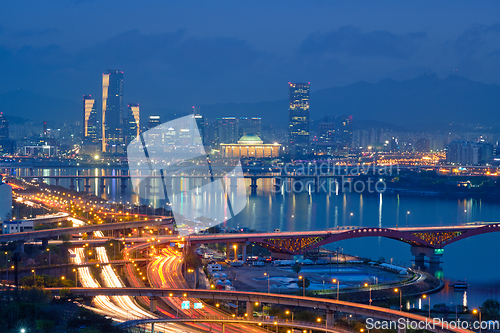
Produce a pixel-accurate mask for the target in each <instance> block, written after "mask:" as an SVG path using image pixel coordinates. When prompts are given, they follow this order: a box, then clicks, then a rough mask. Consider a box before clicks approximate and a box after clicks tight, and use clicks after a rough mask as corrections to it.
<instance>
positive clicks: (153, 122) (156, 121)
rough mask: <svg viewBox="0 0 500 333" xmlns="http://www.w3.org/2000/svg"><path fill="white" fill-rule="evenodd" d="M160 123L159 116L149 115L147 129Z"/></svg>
mask: <svg viewBox="0 0 500 333" xmlns="http://www.w3.org/2000/svg"><path fill="white" fill-rule="evenodd" d="M160 124H161V121H160V116H149V122H148V129H152V128H153V127H156V126H158V125H160Z"/></svg>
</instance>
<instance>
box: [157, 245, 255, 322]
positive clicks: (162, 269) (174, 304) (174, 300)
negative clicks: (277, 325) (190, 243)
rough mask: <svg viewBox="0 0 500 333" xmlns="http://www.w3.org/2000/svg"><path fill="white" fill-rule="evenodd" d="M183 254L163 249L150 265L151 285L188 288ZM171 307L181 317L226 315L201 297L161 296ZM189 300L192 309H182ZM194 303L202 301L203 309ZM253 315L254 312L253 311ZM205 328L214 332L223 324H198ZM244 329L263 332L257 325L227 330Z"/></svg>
mask: <svg viewBox="0 0 500 333" xmlns="http://www.w3.org/2000/svg"><path fill="white" fill-rule="evenodd" d="M181 269H182V255H181V253H178V252H177V251H176V250H174V249H171V248H166V249H162V250H161V251H160V254H159V255H158V256H156V257H155V258H154V260H153V261H152V262H151V263H150V264H149V265H148V280H149V282H150V285H151V286H153V287H156V288H169V289H171V288H176V289H186V288H188V287H189V286H188V285H187V283H186V281H185V280H184V278H183V276H182V272H181ZM161 299H162V300H163V301H164V302H165V303H166V304H168V305H169V306H170V307H171V308H173V309H176V310H177V311H176V317H177V318H180V317H183V318H203V317H206V316H212V317H221V318H222V317H225V316H227V314H226V313H224V312H222V311H221V310H218V309H216V308H213V307H211V306H209V305H208V304H206V303H204V302H203V301H202V300H200V299H196V298H187V297H162V298H161ZM184 301H189V302H190V309H189V310H187V309H184V310H183V309H182V302H184ZM194 303H201V304H202V307H203V308H202V309H193V305H194ZM252 315H253V313H252ZM196 327H197V328H199V329H201V330H202V331H203V330H211V331H213V332H222V326H221V325H210V326H208V325H206V324H203V325H201V326H199V324H198V326H196ZM241 329H244V330H245V331H248V332H262V330H261V329H259V328H258V327H255V326H253V325H252V326H248V325H247V326H244V327H241V326H240V327H237V328H236V327H231V326H229V327H226V329H225V331H226V332H237V331H238V332H240V331H241Z"/></svg>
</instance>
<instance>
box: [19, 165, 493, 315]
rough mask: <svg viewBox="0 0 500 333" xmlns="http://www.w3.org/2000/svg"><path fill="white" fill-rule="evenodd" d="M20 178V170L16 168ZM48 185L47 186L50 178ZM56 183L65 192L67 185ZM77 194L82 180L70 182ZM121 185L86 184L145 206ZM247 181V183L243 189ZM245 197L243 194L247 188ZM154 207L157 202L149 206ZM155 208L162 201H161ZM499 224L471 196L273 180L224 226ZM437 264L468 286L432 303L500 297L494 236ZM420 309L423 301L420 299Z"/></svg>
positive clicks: (467, 242) (345, 244) (375, 252)
mask: <svg viewBox="0 0 500 333" xmlns="http://www.w3.org/2000/svg"><path fill="white" fill-rule="evenodd" d="M120 171H121V170H116V169H112V168H110V169H90V170H89V169H85V170H84V169H76V168H68V169H43V170H35V171H34V172H35V174H38V175H44V176H49V175H75V174H91V175H117V174H120ZM17 173H18V174H19V175H27V171H25V170H17ZM51 183H54V181H51ZM60 185H62V186H65V187H69V180H68V181H66V180H65V181H61V183H60ZM76 185H77V189H78V190H83V181H82V182H81V183H80V184H76ZM120 185H121V181H120V180H113V181H110V182H108V183H107V184H106V188H105V190H104V192H102V193H101V192H100V189H99V188H98V187H96V186H95V184H94V182H91V189H90V190H91V191H92V193H94V194H97V195H100V196H102V197H103V198H105V199H107V200H113V201H116V202H120V201H122V202H131V203H137V202H141V203H147V202H144V201H142V200H140V199H139V198H138V197H137V196H136V195H135V194H134V193H133V192H132V189H131V183H130V182H128V183H127V187H126V188H121V186H120ZM248 185H249V182H248V184H247V188H248ZM248 192H249V191H248ZM155 204H156V205H157V206H158V205H159V204H158V203H155ZM160 205H161V203H160ZM476 221H484V222H494V221H500V204H498V203H494V202H485V201H483V200H480V199H471V198H466V199H464V198H447V197H441V196H417V195H397V194H389V193H384V194H378V193H375V194H368V195H367V194H357V193H338V194H337V193H336V192H335V191H333V192H331V193H314V192H312V193H309V192H307V191H304V192H301V193H293V192H292V193H286V192H284V193H281V192H279V193H274V187H273V183H272V180H269V179H266V180H259V182H258V188H257V191H256V193H254V194H250V193H248V198H247V205H246V207H245V208H244V209H243V211H241V212H240V213H239V214H237V215H236V216H235V217H234V218H232V219H230V220H228V221H227V222H225V223H224V225H225V226H227V227H230V228H232V227H249V228H251V229H254V230H260V231H273V230H274V229H280V230H281V231H306V230H324V229H327V228H334V227H337V226H348V225H352V226H364V227H395V226H406V225H407V226H410V227H411V226H447V225H458V224H461V223H467V222H476ZM327 247H329V248H330V249H336V248H338V247H340V248H342V251H343V252H344V253H348V254H353V255H357V256H360V257H364V258H371V259H373V260H377V259H379V258H380V257H384V258H385V260H386V261H387V262H392V263H393V264H396V265H401V266H406V267H411V266H412V265H413V264H414V263H413V261H412V259H413V256H412V255H411V253H410V246H409V245H408V244H406V243H403V242H399V241H396V240H391V239H386V238H381V237H380V238H379V237H373V238H369V237H367V238H358V239H351V240H345V241H341V242H337V243H334V244H330V245H329V246H327ZM442 261H443V263H441V264H440V265H439V266H438V267H427V268H426V270H428V271H429V272H432V273H433V274H434V275H435V276H437V277H439V278H441V279H443V280H444V281H445V282H446V283H447V285H448V284H453V283H455V282H457V281H459V280H461V281H466V282H467V283H468V284H469V288H468V289H467V292H466V294H465V295H464V292H463V291H462V292H455V291H454V290H453V288H452V287H448V286H447V287H445V289H444V290H443V291H441V292H439V293H437V294H433V295H431V306H432V304H437V303H446V304H447V305H449V306H452V307H454V306H455V305H467V306H469V308H471V307H477V306H479V305H481V303H482V302H483V301H484V300H486V299H487V298H496V299H498V300H500V233H490V234H484V235H477V236H474V237H471V238H467V239H464V240H461V241H458V242H455V243H452V244H450V245H448V246H446V247H445V251H444V256H443V258H442ZM425 304H427V301H426V302H425Z"/></svg>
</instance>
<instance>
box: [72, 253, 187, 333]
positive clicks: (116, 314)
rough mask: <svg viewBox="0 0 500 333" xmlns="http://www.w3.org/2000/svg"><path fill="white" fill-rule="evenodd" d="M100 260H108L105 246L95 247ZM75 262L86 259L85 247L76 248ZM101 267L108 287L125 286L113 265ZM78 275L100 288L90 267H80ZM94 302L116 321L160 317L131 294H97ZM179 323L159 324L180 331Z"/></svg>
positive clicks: (93, 286) (171, 330)
mask: <svg viewBox="0 0 500 333" xmlns="http://www.w3.org/2000/svg"><path fill="white" fill-rule="evenodd" d="M95 251H96V252H97V255H98V258H99V260H100V261H103V262H106V261H108V256H107V254H106V250H105V248H104V247H98V248H96V249H95ZM76 254H77V255H76V258H74V259H75V262H76V263H77V264H80V263H81V262H82V261H84V259H85V254H84V250H83V249H76ZM100 267H101V280H102V281H103V283H104V285H105V286H106V287H108V288H123V287H125V285H124V283H123V282H122V281H121V279H120V278H119V277H118V276H117V274H116V273H115V271H114V270H113V268H112V266H111V265H104V266H100ZM78 277H79V280H80V283H81V284H82V285H83V286H85V287H87V288H99V287H100V285H99V283H98V282H97V281H96V280H95V279H94V278H93V277H92V274H91V271H90V268H89V267H79V268H78ZM94 304H95V306H96V307H97V308H99V309H100V310H101V311H100V312H101V313H104V314H106V315H108V316H110V317H112V318H113V319H114V320H116V321H120V322H122V321H125V320H129V319H131V318H141V319H144V318H149V319H158V318H159V317H158V316H157V315H155V314H153V313H151V312H149V311H146V310H144V309H143V308H142V307H141V306H139V305H138V304H137V303H136V301H135V300H134V299H133V298H132V297H130V296H126V295H124V296H96V297H95V298H94ZM179 325H180V324H177V325H175V324H174V325H173V324H168V323H167V324H162V325H159V328H161V329H162V330H163V331H166V332H178V331H179V329H181V328H183V326H182V325H180V326H179Z"/></svg>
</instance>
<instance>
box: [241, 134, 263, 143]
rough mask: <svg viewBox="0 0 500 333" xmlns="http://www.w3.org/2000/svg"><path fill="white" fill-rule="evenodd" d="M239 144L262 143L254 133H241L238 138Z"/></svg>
mask: <svg viewBox="0 0 500 333" xmlns="http://www.w3.org/2000/svg"><path fill="white" fill-rule="evenodd" d="M238 143H240V144H262V143H263V141H262V139H261V138H259V137H258V136H257V135H255V134H246V135H243V136H242V137H241V138H240V139H239V140H238Z"/></svg>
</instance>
